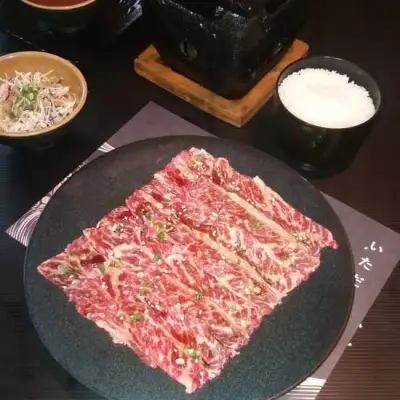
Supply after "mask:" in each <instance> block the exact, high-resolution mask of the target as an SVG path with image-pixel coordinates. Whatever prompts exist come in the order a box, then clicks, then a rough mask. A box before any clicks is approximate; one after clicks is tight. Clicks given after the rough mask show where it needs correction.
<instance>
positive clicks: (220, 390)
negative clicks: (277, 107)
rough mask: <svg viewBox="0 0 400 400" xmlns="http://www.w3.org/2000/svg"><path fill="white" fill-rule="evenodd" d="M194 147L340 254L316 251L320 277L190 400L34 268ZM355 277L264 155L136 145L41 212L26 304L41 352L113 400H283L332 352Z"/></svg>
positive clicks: (311, 209) (209, 141)
mask: <svg viewBox="0 0 400 400" xmlns="http://www.w3.org/2000/svg"><path fill="white" fill-rule="evenodd" d="M191 146H196V147H199V148H204V149H206V150H208V151H209V152H210V153H211V154H213V155H214V156H221V157H226V158H227V159H228V160H229V161H230V162H231V164H232V166H233V167H234V168H235V169H237V170H238V171H240V172H242V173H244V174H247V175H250V176H255V175H259V176H260V177H261V178H262V179H263V180H264V181H265V183H266V184H267V185H269V186H270V187H271V188H273V189H274V190H275V191H277V192H278V193H280V194H281V196H283V198H285V199H286V200H287V201H288V202H289V203H290V204H292V205H293V206H294V207H296V208H297V209H299V210H300V211H301V212H303V213H304V214H306V215H308V216H309V217H311V218H313V219H314V220H315V221H316V222H318V223H320V224H322V225H324V226H325V227H327V228H328V229H330V230H331V231H332V233H333V234H334V237H335V239H336V240H337V241H338V243H339V245H340V247H339V250H336V251H332V250H325V251H324V252H323V259H322V265H321V267H320V268H319V269H318V271H317V272H315V274H314V275H312V277H311V278H310V279H309V281H308V282H307V283H305V284H303V285H302V286H300V287H299V288H298V289H296V290H295V291H294V292H293V293H292V294H291V295H290V296H289V297H288V298H287V299H286V300H285V301H284V303H283V304H282V305H281V306H280V307H278V308H277V309H276V311H274V313H273V314H272V315H271V316H269V317H266V318H265V319H264V322H263V323H262V325H261V327H260V328H259V329H258V330H257V332H256V333H255V334H254V336H253V337H252V339H251V341H250V343H249V345H248V346H246V347H245V348H244V349H243V350H242V352H241V354H240V355H239V356H238V357H236V358H235V359H233V360H232V361H231V363H230V364H229V365H228V366H227V367H226V368H225V369H224V371H223V373H222V374H221V376H220V377H219V378H217V379H214V380H213V381H212V382H210V383H208V384H206V385H205V386H204V387H203V388H202V389H200V390H199V391H197V392H195V393H194V394H192V395H187V394H186V393H185V390H184V388H183V386H181V385H180V384H178V383H176V382H174V381H173V380H172V379H170V378H168V377H167V376H166V375H165V374H164V373H163V372H161V370H159V369H152V368H149V367H147V366H146V365H144V364H143V363H142V362H141V361H139V359H138V358H137V357H136V356H135V354H133V353H132V352H131V351H130V350H129V349H127V348H126V347H123V346H118V345H114V344H113V343H112V342H111V340H110V338H109V336H108V335H107V333H106V332H105V331H103V330H102V329H99V328H97V327H96V326H95V324H94V323H92V322H90V321H88V320H86V319H85V318H83V317H81V316H80V315H78V314H77V312H76V311H75V309H74V306H73V305H71V304H69V303H68V301H67V299H66V297H65V296H64V294H63V293H62V291H61V290H60V289H58V288H57V287H55V286H54V285H52V284H51V283H49V282H47V281H46V280H45V279H44V278H42V277H41V276H40V275H39V273H38V272H37V270H36V268H37V266H38V265H39V264H40V262H42V261H43V260H45V259H47V258H49V257H51V256H53V255H55V254H57V253H58V252H60V251H62V250H63V249H64V247H65V246H66V245H67V243H69V242H70V241H72V240H73V239H74V238H75V237H77V236H79V235H80V234H81V231H82V229H84V228H86V227H89V226H94V225H95V224H96V222H97V221H98V220H100V219H101V218H102V217H103V216H104V215H105V214H106V213H107V211H109V210H111V209H112V208H114V207H116V206H117V205H119V204H121V203H122V202H123V201H124V199H125V197H127V196H128V195H129V194H131V193H132V192H133V191H134V190H135V189H138V188H139V187H141V186H142V185H144V184H146V183H147V182H149V181H150V180H151V178H152V176H153V174H154V173H155V172H156V171H158V170H160V169H162V168H163V167H164V166H165V165H166V164H167V163H168V162H169V161H170V160H171V158H172V157H173V156H175V155H176V154H177V153H179V152H180V151H181V150H183V149H186V148H189V147H191ZM353 276H354V265H353V259H352V254H351V250H350V247H349V243H348V240H347V237H346V234H345V232H344V230H343V227H342V225H341V223H340V221H339V219H338V218H337V216H336V214H335V213H334V211H333V210H332V208H331V207H330V205H329V204H328V203H327V202H326V200H325V199H324V198H323V196H322V195H321V194H320V193H319V192H318V191H317V190H316V189H315V188H314V187H313V186H312V185H311V184H310V183H308V182H307V181H306V180H304V178H302V177H301V176H300V175H298V174H297V173H296V172H294V171H292V170H291V169H290V168H288V167H286V166H285V165H284V164H282V163H280V162H279V161H277V160H275V159H273V158H272V157H269V156H268V155H266V154H264V153H262V152H261V151H258V150H256V149H253V148H250V147H246V146H244V145H242V144H239V143H235V142H230V141H225V140H221V139H214V138H207V137H198V136H177V137H164V138H156V139H150V140H144V141H140V142H136V143H133V144H131V145H128V146H124V147H121V148H119V149H117V150H114V151H112V152H111V153H108V154H107V155H105V156H103V157H100V158H99V159H97V160H95V161H93V162H92V163H90V164H89V165H87V166H86V167H84V168H82V169H81V170H80V171H79V172H77V173H76V174H75V175H73V176H72V177H71V178H70V179H69V180H68V181H67V182H66V183H65V184H64V185H63V186H62V187H61V188H60V189H59V190H58V191H57V192H56V194H55V195H54V196H53V198H52V199H51V201H50V202H49V204H48V205H47V207H46V209H45V210H44V212H43V214H42V216H41V218H40V220H39V221H38V224H37V226H36V229H35V232H34V234H33V237H32V239H31V242H30V245H29V248H28V251H27V256H26V261H25V291H26V299H27V303H28V307H29V311H30V315H31V318H32V320H33V323H34V325H35V327H36V330H37V332H38V333H39V336H40V337H41V339H42V341H43V343H44V345H45V346H46V347H47V348H48V350H49V351H50V353H51V354H52V355H53V357H54V358H55V359H56V360H57V361H58V362H59V363H60V364H61V365H62V366H63V367H64V368H65V369H66V370H67V371H68V372H70V374H71V375H72V376H74V377H75V378H76V379H77V380H78V381H80V382H81V383H83V384H84V385H86V386H88V387H89V388H91V389H93V390H95V391H97V392H99V393H101V394H102V395H104V396H105V397H108V398H110V399H117V400H133V399H135V400H188V399H196V400H232V399H239V400H242V399H246V400H266V399H270V398H274V397H277V396H279V395H280V394H283V393H284V392H286V391H288V390H289V389H291V388H292V387H294V386H295V385H297V384H299V383H300V382H301V381H302V380H303V379H305V378H306V377H307V376H309V375H310V374H311V373H312V372H313V371H314V370H315V369H316V368H317V367H318V366H319V365H320V364H321V363H322V361H323V360H324V359H325V358H326V357H327V356H328V354H329V353H330V352H331V350H332V349H333V347H334V345H335V344H336V343H337V341H338V339H339V337H340V336H341V334H342V331H343V329H344V327H345V325H346V323H347V320H348V316H349V313H350V309H351V306H352V302H353V296H354V283H353Z"/></svg>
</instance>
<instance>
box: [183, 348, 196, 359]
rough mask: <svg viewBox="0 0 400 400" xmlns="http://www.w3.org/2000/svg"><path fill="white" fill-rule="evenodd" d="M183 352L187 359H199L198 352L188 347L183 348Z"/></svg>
mask: <svg viewBox="0 0 400 400" xmlns="http://www.w3.org/2000/svg"><path fill="white" fill-rule="evenodd" d="M183 352H184V353H185V355H187V356H188V357H192V358H194V359H197V358H199V357H200V353H199V352H198V351H196V350H195V349H192V348H190V347H185V348H184V349H183Z"/></svg>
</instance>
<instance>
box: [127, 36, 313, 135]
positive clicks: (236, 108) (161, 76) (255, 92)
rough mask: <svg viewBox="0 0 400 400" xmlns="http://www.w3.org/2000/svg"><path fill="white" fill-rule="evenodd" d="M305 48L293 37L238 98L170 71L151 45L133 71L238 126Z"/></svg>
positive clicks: (304, 52)
mask: <svg viewBox="0 0 400 400" xmlns="http://www.w3.org/2000/svg"><path fill="white" fill-rule="evenodd" d="M308 49H309V46H308V44H307V43H304V42H302V41H301V40H296V41H295V42H294V43H293V45H292V47H291V48H290V49H289V50H288V51H287V52H286V54H285V55H284V56H283V57H282V59H281V60H280V62H279V63H278V64H277V65H276V66H275V68H274V69H272V70H271V71H270V72H268V73H267V74H266V75H265V76H264V78H262V79H261V80H260V81H259V82H258V83H257V85H256V86H254V88H253V89H252V90H250V92H249V93H247V94H246V95H245V96H244V97H242V98H241V99H238V100H228V99H225V98H224V97H222V96H219V95H218V94H215V93H214V92H211V91H210V90H208V89H206V88H205V87H203V86H200V85H199V84H198V83H196V82H193V81H191V80H190V79H188V78H186V77H184V76H183V75H180V74H179V73H177V72H175V71H173V70H172V69H170V68H169V67H168V66H166V65H164V64H163V62H162V60H161V58H160V56H159V54H158V53H157V50H156V49H155V48H154V47H153V46H150V47H148V48H147V49H146V50H145V51H144V52H143V53H142V54H140V55H139V56H138V57H137V58H136V59H135V71H136V72H137V73H138V74H139V75H141V76H142V77H144V78H146V79H148V80H149V81H151V82H153V83H155V84H156V85H158V86H160V87H162V88H164V89H166V90H168V91H169V92H171V93H172V94H174V95H176V96H178V97H180V98H181V99H183V100H185V101H187V102H188V103H191V104H193V105H194V106H196V107H197V108H200V109H202V110H203V111H205V112H207V113H209V114H212V115H214V116H215V117H217V118H219V119H222V120H223V121H225V122H228V123H230V124H232V125H234V126H237V127H239V128H240V127H242V126H243V125H244V124H246V122H247V121H249V120H250V118H251V117H252V116H253V115H254V114H255V113H256V112H257V111H258V110H259V109H260V108H261V107H262V106H263V105H264V104H265V103H266V102H267V101H268V99H269V98H270V97H271V96H272V95H273V93H274V90H275V83H276V80H277V79H278V76H279V73H280V72H281V71H282V69H284V68H285V67H286V66H287V65H289V64H291V63H292V62H294V61H296V60H299V59H300V58H303V57H305V56H306V55H307V53H308Z"/></svg>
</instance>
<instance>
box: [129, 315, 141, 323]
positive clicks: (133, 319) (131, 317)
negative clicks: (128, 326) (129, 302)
mask: <svg viewBox="0 0 400 400" xmlns="http://www.w3.org/2000/svg"><path fill="white" fill-rule="evenodd" d="M129 318H130V320H131V321H133V322H135V323H136V322H139V321H141V320H142V319H143V314H140V313H136V314H133V315H131V316H130V317H129Z"/></svg>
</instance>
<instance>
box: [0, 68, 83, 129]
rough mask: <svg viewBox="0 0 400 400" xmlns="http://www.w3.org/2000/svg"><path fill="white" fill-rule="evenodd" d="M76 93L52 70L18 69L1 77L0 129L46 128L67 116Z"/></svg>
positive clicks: (73, 105) (71, 108) (71, 110)
mask: <svg viewBox="0 0 400 400" xmlns="http://www.w3.org/2000/svg"><path fill="white" fill-rule="evenodd" d="M75 105H76V98H75V96H74V95H73V94H72V93H70V88H69V87H68V86H64V85H62V80H61V79H58V78H55V77H54V75H53V71H49V72H47V73H45V74H42V73H40V72H19V71H15V76H14V77H13V78H11V79H8V77H6V78H5V79H4V78H0V131H3V132H33V131H37V130H40V129H45V128H49V127H51V126H52V125H55V124H57V123H59V122H61V121H62V120H63V119H64V118H66V117H67V116H68V115H70V114H71V113H72V112H73V110H74V108H75Z"/></svg>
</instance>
